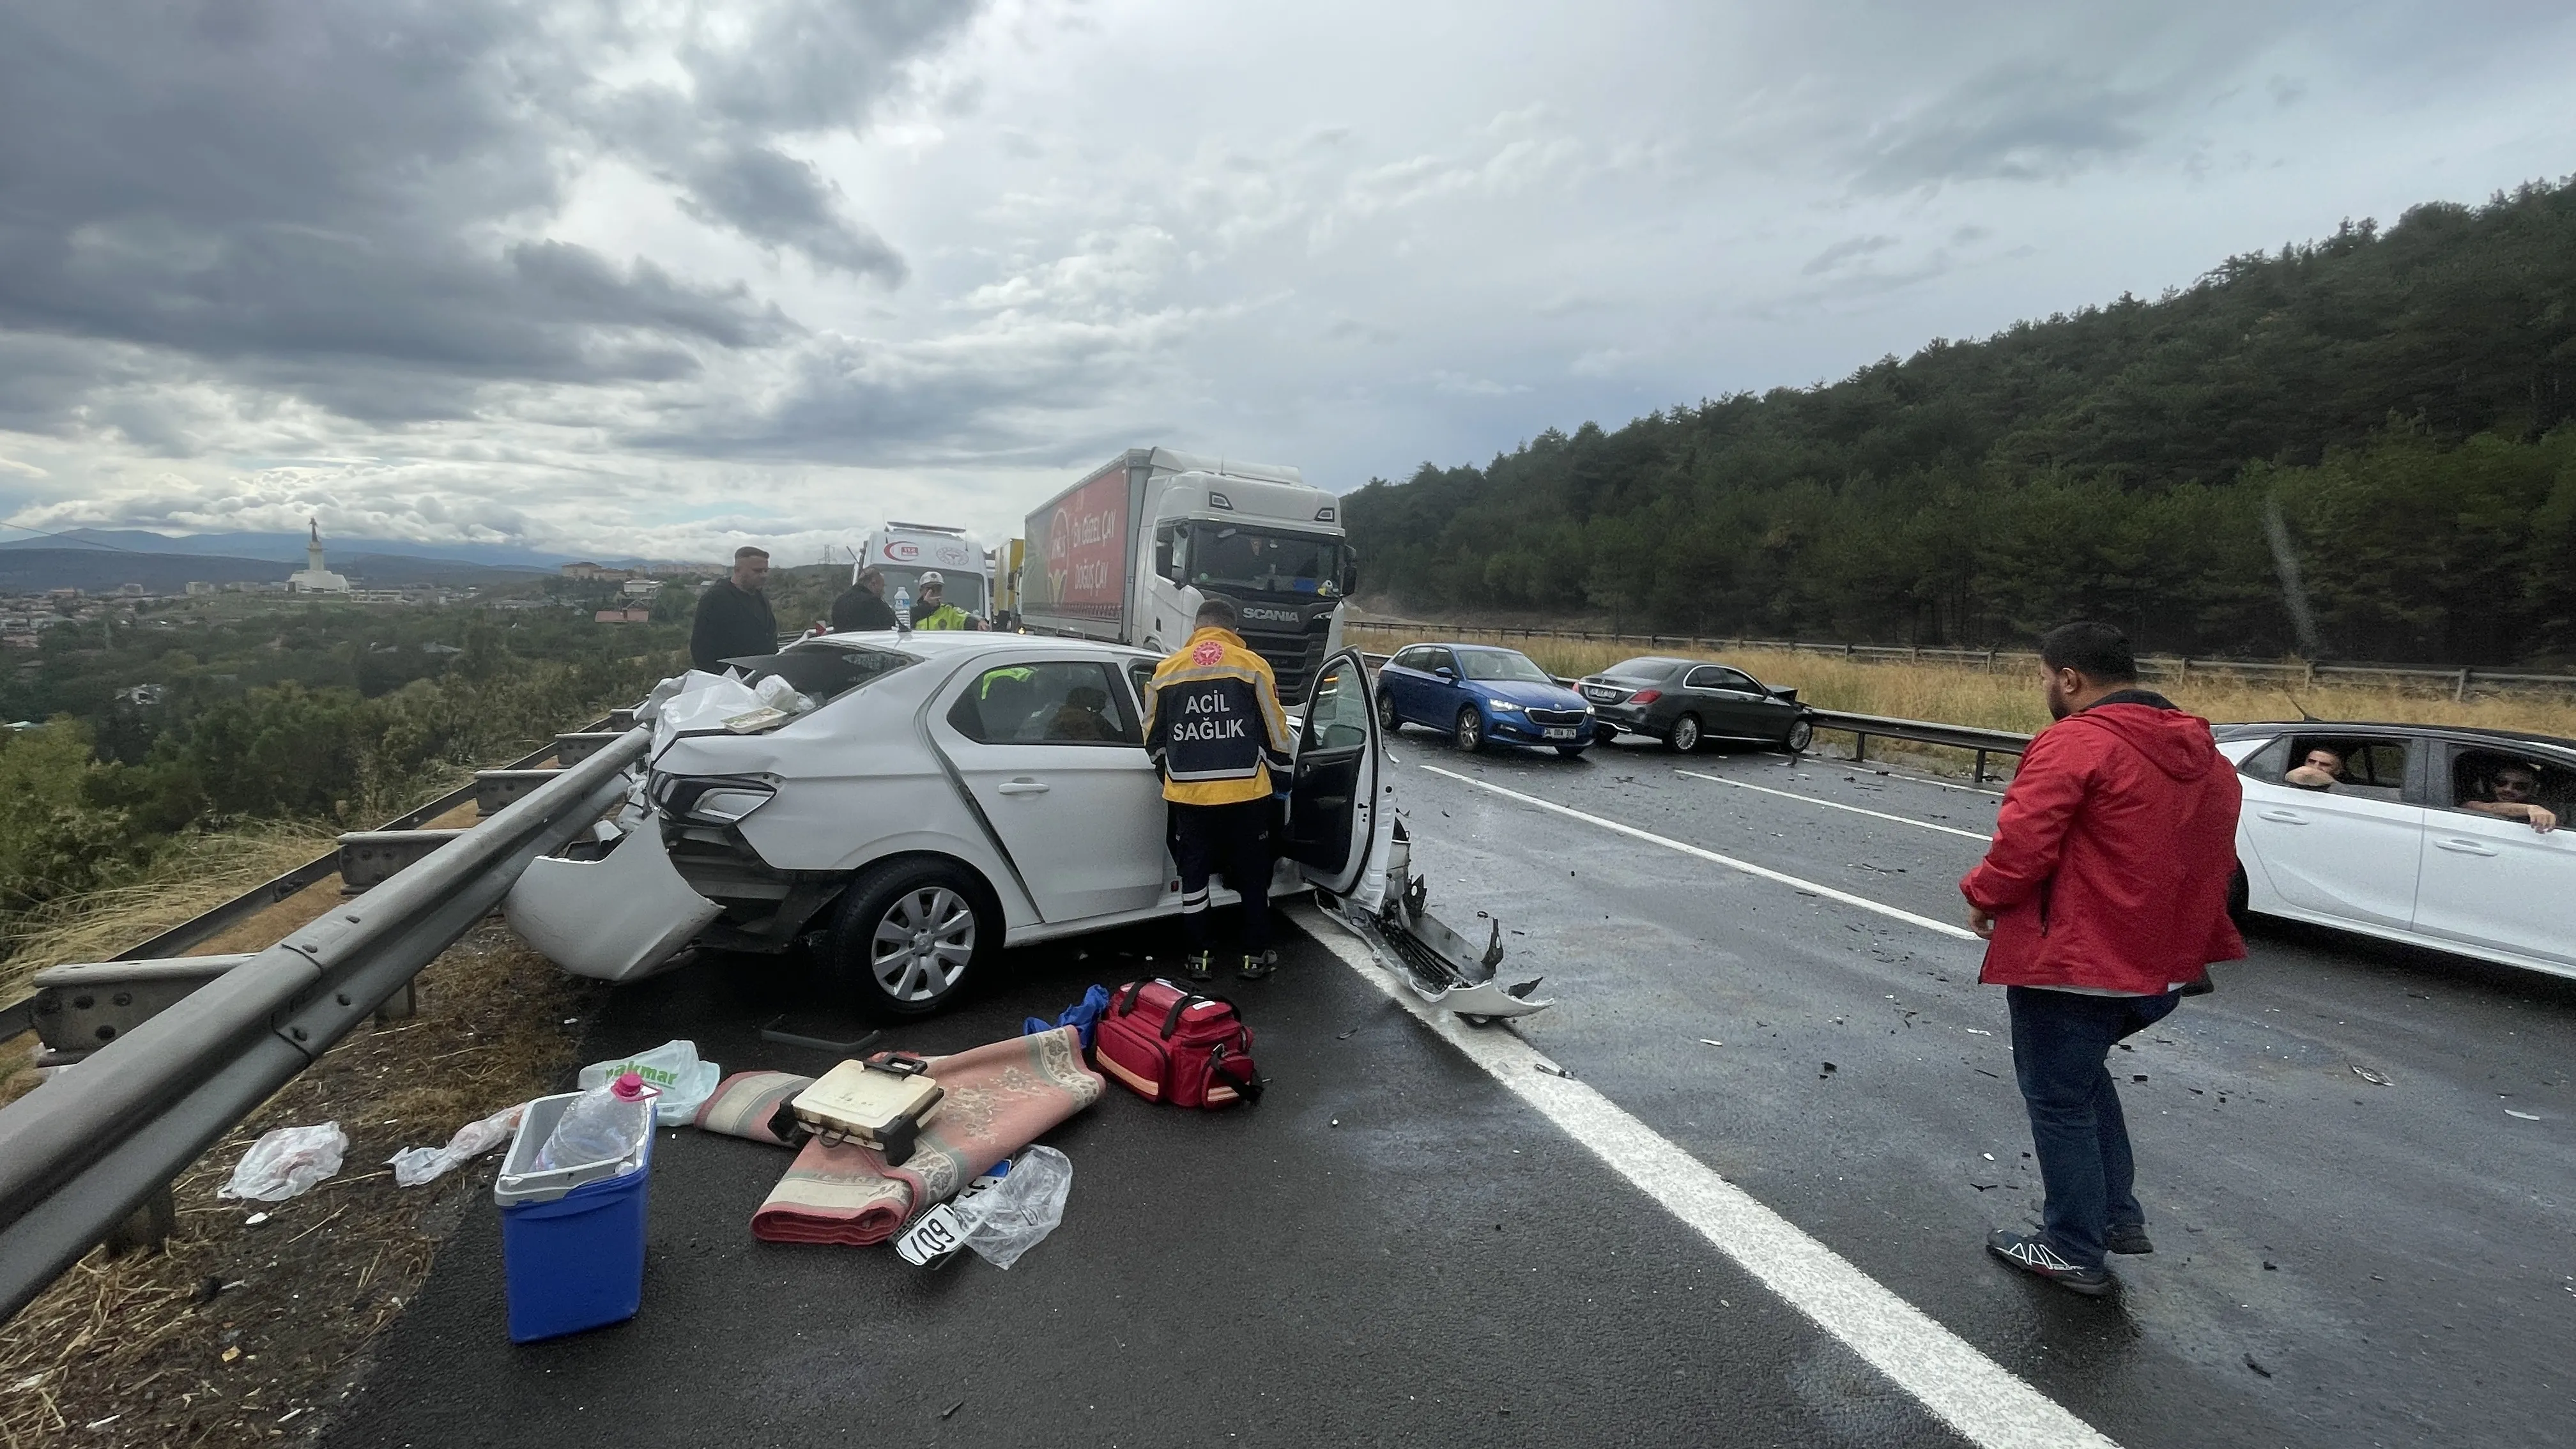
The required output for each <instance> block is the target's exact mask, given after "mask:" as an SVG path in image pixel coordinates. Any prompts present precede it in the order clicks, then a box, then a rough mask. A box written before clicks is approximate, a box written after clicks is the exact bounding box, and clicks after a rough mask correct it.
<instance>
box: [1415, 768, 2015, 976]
mask: <svg viewBox="0 0 2576 1449" xmlns="http://www.w3.org/2000/svg"><path fill="white" fill-rule="evenodd" d="M1422 768H1424V769H1426V770H1429V771H1430V772H1431V773H1433V774H1435V775H1442V776H1446V777H1447V778H1449V779H1452V780H1455V781H1457V782H1458V783H1459V784H1461V785H1473V786H1475V787H1476V788H1477V789H1479V790H1491V791H1493V792H1494V793H1495V794H1497V795H1501V796H1504V797H1506V798H1509V799H1513V800H1518V801H1520V802H1521V803H1522V804H1524V805H1535V806H1537V807H1538V808H1539V809H1541V810H1553V811H1555V812H1556V813H1557V814H1559V815H1564V816H1569V817H1571V818H1573V819H1576V820H1580V821H1582V822H1583V823H1584V824H1586V825H1598V826H1600V827H1601V828H1602V829H1604V830H1615V831H1617V832H1619V833H1620V834H1621V835H1633V836H1635V837H1636V838H1637V839H1639V840H1643V841H1648V842H1651V843H1653V844H1656V845H1660V846H1662V847H1664V848H1665V849H1666V850H1678V851H1680V852H1681V853H1682V854H1684V855H1695V856H1698V857H1699V858H1700V859H1702V860H1705V861H1712V862H1714V863H1716V864H1718V865H1722V866H1725V867H1726V868H1727V869H1729V870H1740V871H1742V872H1744V873H1745V874H1746V875H1751V876H1760V877H1761V878H1762V879H1764V880H1767V881H1777V882H1779V883H1780V884H1781V885H1784V886H1791V887H1794V888H1796V889H1798V890H1802V891H1805V892H1807V893H1808V894H1810V895H1818V896H1823V897H1824V898H1825V899H1827V900H1829V901H1840V902H1842V903H1843V904H1844V905H1847V906H1858V907H1859V908H1861V909H1862V910H1864V911H1875V912H1877V913H1878V914H1880V915H1882V916H1887V917H1890V918H1892V919H1895V920H1899V921H1903V922H1905V923H1906V924H1908V925H1914V926H1921V927H1922V928H1923V929H1925V930H1927V931H1938V932H1939V933H1941V934H1942V935H1944V936H1955V937H1957V938H1958V939H1959V940H1962V941H1973V940H1975V939H1977V933H1976V932H1974V931H1971V930H1969V929H1968V928H1967V927H1965V926H1954V925H1951V924H1950V923H1949V922H1948V921H1936V920H1934V919H1932V918H1931V917H1930V916H1918V915H1916V914H1914V913H1913V912H1912V911H1908V910H1903V909H1900V908H1898V907H1896V906H1891V905H1887V904H1885V903H1884V902H1880V901H1874V900H1871V899H1870V898H1868V897H1867V896H1856V895H1853V894H1852V893H1851V892H1849V891H1838V890H1836V889H1834V888H1833V887H1832V886H1829V885H1821V884H1818V883H1817V882H1815V881H1811V880H1801V879H1799V878H1798V877H1797V876H1794V875H1787V874H1784V873H1782V872H1780V871H1776V870H1773V869H1771V868H1770V867H1769V866H1763V865H1755V864H1754V863H1753V862H1751V861H1749V860H1737V859H1736V858H1735V857H1734V856H1731V855H1720V854H1718V853H1717V852H1716V851H1714V850H1702V849H1700V848H1699V847H1698V846H1696V845H1691V844H1687V843H1685V842H1683V841H1679V840H1675V839H1673V838H1672V837H1670V836H1665V835H1657V834H1655V833H1654V832H1653V831H1651V830H1639V829H1638V828H1637V827H1636V826H1634V825H1622V824H1620V823H1619V822H1618V821H1616V820H1605V819H1603V818H1602V817H1600V816H1598V815H1587V814H1585V813H1584V812H1582V811H1580V810H1576V809H1572V808H1570V807H1568V806H1564V805H1559V804H1557V803H1556V802H1555V801H1553V800H1542V799H1540V798H1538V797H1537V796H1536V795H1524V794H1522V793H1521V792H1520V791H1518V790H1506V789H1504V788H1503V787H1502V786H1500V785H1496V784H1493V783H1491V782H1489V781H1485V780H1475V779H1470V778H1468V777H1467V776H1465V775H1461V774H1459V773H1458V772H1457V771H1455V770H1444V769H1442V768H1440V767H1439V766H1438V765H1425V766H1423V767H1422Z"/></svg>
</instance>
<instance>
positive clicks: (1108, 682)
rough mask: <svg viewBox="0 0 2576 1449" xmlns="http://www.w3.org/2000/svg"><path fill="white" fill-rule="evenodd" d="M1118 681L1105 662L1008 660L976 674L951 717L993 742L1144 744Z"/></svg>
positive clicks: (974, 736)
mask: <svg viewBox="0 0 2576 1449" xmlns="http://www.w3.org/2000/svg"><path fill="white" fill-rule="evenodd" d="M1117 686H1118V681H1117V678H1116V676H1114V675H1112V674H1111V673H1110V672H1109V667H1108V666H1107V665H1105V664H1093V663H1090V662H1088V661H1079V660H1049V661H1047V662H1046V663H1043V664H1005V665H1001V666H999V667H997V668H993V669H987V670H985V671H984V672H983V673H982V674H980V675H978V676H976V678H975V681H974V682H973V683H971V684H969V685H968V686H967V687H966V692H965V693H964V694H962V695H959V696H958V698H957V703H956V704H954V705H952V706H950V708H949V711H948V723H949V724H950V725H952V726H954V727H955V728H956V730H957V732H958V733H959V734H961V735H964V736H965V737H966V738H968V739H970V740H975V741H977V742H979V743H982V744H988V745H1141V744H1143V743H1144V736H1143V733H1142V732H1141V731H1139V730H1138V728H1137V725H1136V717H1135V714H1134V713H1133V711H1132V710H1130V708H1129V707H1128V704H1127V700H1126V691H1125V690H1122V689H1120V688H1118V687H1117Z"/></svg>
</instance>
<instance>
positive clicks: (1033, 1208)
mask: <svg viewBox="0 0 2576 1449" xmlns="http://www.w3.org/2000/svg"><path fill="white" fill-rule="evenodd" d="M1072 1191H1073V1160H1072V1159H1071V1158H1068V1157H1066V1156H1065V1155H1064V1154H1063V1153H1061V1152H1058V1151H1056V1150H1055V1149H1054V1148H1052V1147H1032V1148H1030V1149H1029V1150H1028V1151H1026V1152H1023V1153H1021V1154H1020V1156H1019V1160H1018V1161H1016V1162H1013V1163H1012V1164H1011V1171H1010V1175H1009V1176H1007V1177H1004V1178H1003V1179H1002V1180H1001V1181H1000V1182H997V1183H995V1184H993V1185H992V1186H991V1187H989V1188H986V1189H985V1190H984V1191H982V1192H979V1193H975V1194H973V1195H972V1196H969V1197H962V1198H959V1199H958V1200H957V1202H956V1204H955V1205H954V1210H955V1212H956V1214H957V1221H958V1222H959V1223H960V1224H962V1225H963V1226H964V1227H965V1229H966V1246H967V1247H970V1248H973V1249H974V1250H975V1253H976V1256H978V1257H980V1258H982V1259H983V1260H984V1261H985V1262H987V1263H990V1264H992V1265H993V1266H994V1267H996V1268H1007V1267H1009V1266H1011V1265H1012V1264H1013V1263H1016V1262H1018V1261H1019V1260H1020V1255H1021V1254H1022V1253H1025V1252H1027V1251H1028V1250H1029V1249H1031V1248H1034V1247H1036V1246H1037V1245H1038V1244H1039V1243H1041V1242H1044V1241H1045V1240H1046V1235H1047V1234H1049V1233H1051V1232H1054V1231H1055V1229H1056V1224H1058V1223H1061V1222H1063V1221H1064V1200H1065V1197H1066V1195H1067V1194H1069V1193H1071V1192H1072Z"/></svg>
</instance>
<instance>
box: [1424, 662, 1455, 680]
mask: <svg viewBox="0 0 2576 1449" xmlns="http://www.w3.org/2000/svg"><path fill="white" fill-rule="evenodd" d="M1431 672H1432V673H1434V674H1437V675H1439V676H1440V677H1441V678H1442V679H1445V680H1447V681H1448V682H1449V683H1451V684H1456V683H1457V682H1458V671H1457V670H1455V669H1452V668H1450V667H1449V666H1448V665H1446V664H1443V665H1441V666H1440V667H1439V668H1437V669H1435V670H1432V671H1431Z"/></svg>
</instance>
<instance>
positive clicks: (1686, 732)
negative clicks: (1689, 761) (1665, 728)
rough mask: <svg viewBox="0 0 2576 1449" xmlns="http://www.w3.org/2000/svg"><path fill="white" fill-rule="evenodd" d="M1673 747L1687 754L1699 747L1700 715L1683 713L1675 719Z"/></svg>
mask: <svg viewBox="0 0 2576 1449" xmlns="http://www.w3.org/2000/svg"><path fill="white" fill-rule="evenodd" d="M1671 744H1672V747H1673V748H1674V749H1676V750H1679V751H1681V752H1682V753H1683V754H1685V755H1687V754H1689V753H1690V752H1691V751H1693V750H1696V749H1698V748H1699V716H1698V715H1695V714H1686V715H1683V716H1682V717H1681V718H1680V719H1677V720H1674V721H1673V737H1672V740H1671Z"/></svg>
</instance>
